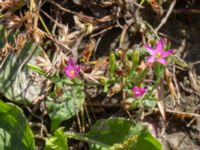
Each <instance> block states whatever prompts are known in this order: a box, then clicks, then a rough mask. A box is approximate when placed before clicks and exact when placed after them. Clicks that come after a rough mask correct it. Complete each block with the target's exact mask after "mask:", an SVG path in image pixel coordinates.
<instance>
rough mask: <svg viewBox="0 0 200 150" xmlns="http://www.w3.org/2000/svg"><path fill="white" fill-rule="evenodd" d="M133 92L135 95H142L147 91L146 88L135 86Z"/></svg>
mask: <svg viewBox="0 0 200 150" xmlns="http://www.w3.org/2000/svg"><path fill="white" fill-rule="evenodd" d="M132 92H133V94H134V96H135V97H140V96H143V95H144V93H145V92H146V89H144V88H139V87H137V86H135V87H133V89H132Z"/></svg>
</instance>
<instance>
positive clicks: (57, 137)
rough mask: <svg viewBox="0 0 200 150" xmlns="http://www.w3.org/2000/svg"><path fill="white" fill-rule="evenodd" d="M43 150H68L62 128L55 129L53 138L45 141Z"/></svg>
mask: <svg viewBox="0 0 200 150" xmlns="http://www.w3.org/2000/svg"><path fill="white" fill-rule="evenodd" d="M44 150H68V145H67V138H66V137H65V134H64V128H59V129H57V130H56V131H55V134H54V136H53V137H50V138H47V139H46V145H45V148H44Z"/></svg>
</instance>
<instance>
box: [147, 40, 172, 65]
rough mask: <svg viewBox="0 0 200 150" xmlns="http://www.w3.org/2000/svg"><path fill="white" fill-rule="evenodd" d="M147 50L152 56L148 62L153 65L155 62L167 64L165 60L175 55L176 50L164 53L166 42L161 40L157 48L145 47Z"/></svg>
mask: <svg viewBox="0 0 200 150" xmlns="http://www.w3.org/2000/svg"><path fill="white" fill-rule="evenodd" d="M144 47H145V49H146V50H147V51H148V52H149V53H150V55H151V56H149V57H148V59H147V62H148V63H150V64H152V63H154V62H159V63H161V64H163V65H166V64H167V61H166V60H165V58H166V57H167V56H169V55H171V54H173V53H174V50H173V49H171V50H167V51H164V41H163V39H160V40H159V41H158V43H157V45H156V48H152V47H149V46H147V45H145V46H144Z"/></svg>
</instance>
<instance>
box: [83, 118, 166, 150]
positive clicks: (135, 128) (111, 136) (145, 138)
mask: <svg viewBox="0 0 200 150" xmlns="http://www.w3.org/2000/svg"><path fill="white" fill-rule="evenodd" d="M85 136H86V137H87V138H90V139H92V140H94V141H97V142H99V143H103V144H104V145H101V144H97V142H96V143H92V144H91V145H90V148H91V150H117V149H119V150H133V149H134V150H143V149H142V145H148V150H161V149H162V148H161V144H160V143H159V142H158V141H157V140H156V139H155V138H154V137H153V136H151V134H150V133H149V132H148V131H147V130H146V129H145V128H144V127H143V126H142V125H141V124H135V123H134V122H133V121H131V120H127V119H122V118H113V119H107V120H99V121H97V123H96V124H95V125H94V126H93V127H92V129H91V130H90V131H89V132H88V133H87V134H86V135H85ZM105 145H107V146H109V147H105ZM144 150H145V149H144Z"/></svg>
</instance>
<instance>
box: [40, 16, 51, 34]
mask: <svg viewBox="0 0 200 150" xmlns="http://www.w3.org/2000/svg"><path fill="white" fill-rule="evenodd" d="M39 19H40V22H41V23H42V26H43V27H44V29H45V31H46V32H47V33H49V34H51V33H50V31H49V29H48V27H47V26H46V24H45V22H44V20H43V18H42V17H41V16H39Z"/></svg>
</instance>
